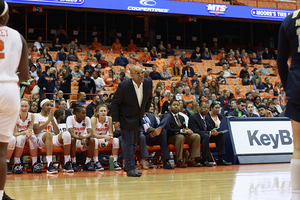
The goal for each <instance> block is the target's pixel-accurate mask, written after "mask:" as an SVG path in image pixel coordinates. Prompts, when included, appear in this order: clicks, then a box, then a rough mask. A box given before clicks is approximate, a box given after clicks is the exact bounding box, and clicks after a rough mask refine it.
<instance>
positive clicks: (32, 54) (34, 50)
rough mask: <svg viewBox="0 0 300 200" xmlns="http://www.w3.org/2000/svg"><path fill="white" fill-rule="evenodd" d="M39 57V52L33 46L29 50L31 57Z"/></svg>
mask: <svg viewBox="0 0 300 200" xmlns="http://www.w3.org/2000/svg"><path fill="white" fill-rule="evenodd" d="M39 56H40V52H39V50H38V49H37V48H36V46H33V47H32V50H31V57H39Z"/></svg>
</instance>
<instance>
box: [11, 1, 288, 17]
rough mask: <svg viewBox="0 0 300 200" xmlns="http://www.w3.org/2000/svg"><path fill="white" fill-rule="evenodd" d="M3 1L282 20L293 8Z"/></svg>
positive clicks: (131, 2)
mask: <svg viewBox="0 0 300 200" xmlns="http://www.w3.org/2000/svg"><path fill="white" fill-rule="evenodd" d="M6 2H7V3H19V4H38V5H50V6H68V7H81V8H95V9H109V10H123V11H137V12H154V13H170V14H182V15H198V16H213V17H228V18H240V19H254V20H272V21H283V20H284V18H285V17H286V16H288V15H289V14H291V13H292V12H293V10H282V9H268V8H256V7H248V6H235V5H224V4H212V3H196V2H184V1H171V0H126V1H124V0H109V1H103V0H6Z"/></svg>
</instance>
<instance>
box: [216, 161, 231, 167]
mask: <svg viewBox="0 0 300 200" xmlns="http://www.w3.org/2000/svg"><path fill="white" fill-rule="evenodd" d="M217 165H223V166H228V165H232V163H231V162H226V161H225V160H221V161H218V162H217Z"/></svg>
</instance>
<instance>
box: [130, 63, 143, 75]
mask: <svg viewBox="0 0 300 200" xmlns="http://www.w3.org/2000/svg"><path fill="white" fill-rule="evenodd" d="M137 71H142V68H141V67H140V66H138V65H134V66H133V67H131V68H130V74H131V75H132V74H134V73H135V72H137Z"/></svg>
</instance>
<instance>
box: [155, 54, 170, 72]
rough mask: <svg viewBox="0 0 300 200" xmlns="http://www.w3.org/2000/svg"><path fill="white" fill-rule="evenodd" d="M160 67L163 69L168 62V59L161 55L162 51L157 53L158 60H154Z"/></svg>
mask: <svg viewBox="0 0 300 200" xmlns="http://www.w3.org/2000/svg"><path fill="white" fill-rule="evenodd" d="M153 64H155V65H156V66H157V67H158V68H160V69H162V68H163V66H164V65H167V64H166V59H164V58H162V57H161V53H158V54H157V58H156V60H155V61H154V62H153Z"/></svg>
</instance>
